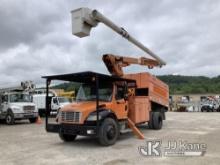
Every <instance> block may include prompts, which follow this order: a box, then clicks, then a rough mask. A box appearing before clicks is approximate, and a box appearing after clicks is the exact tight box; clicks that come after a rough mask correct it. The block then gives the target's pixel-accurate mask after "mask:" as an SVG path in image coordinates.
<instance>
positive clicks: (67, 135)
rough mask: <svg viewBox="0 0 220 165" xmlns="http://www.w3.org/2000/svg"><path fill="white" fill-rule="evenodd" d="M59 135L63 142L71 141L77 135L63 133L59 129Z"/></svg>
mask: <svg viewBox="0 0 220 165" xmlns="http://www.w3.org/2000/svg"><path fill="white" fill-rule="evenodd" d="M59 137H60V139H61V140H62V141H64V142H72V141H74V140H75V139H76V137H77V135H69V134H64V133H63V132H62V131H60V132H59Z"/></svg>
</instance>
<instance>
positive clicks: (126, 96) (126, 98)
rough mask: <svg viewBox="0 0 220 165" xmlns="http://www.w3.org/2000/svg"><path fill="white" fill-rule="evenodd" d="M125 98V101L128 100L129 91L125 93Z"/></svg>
mask: <svg viewBox="0 0 220 165" xmlns="http://www.w3.org/2000/svg"><path fill="white" fill-rule="evenodd" d="M124 99H125V101H128V94H127V93H126V94H125V95H124Z"/></svg>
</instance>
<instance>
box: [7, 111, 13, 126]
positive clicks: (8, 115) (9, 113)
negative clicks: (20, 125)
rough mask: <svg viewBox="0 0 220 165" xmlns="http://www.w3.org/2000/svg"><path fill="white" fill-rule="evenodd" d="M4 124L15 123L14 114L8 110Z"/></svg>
mask: <svg viewBox="0 0 220 165" xmlns="http://www.w3.org/2000/svg"><path fill="white" fill-rule="evenodd" d="M5 121H6V124H8V125H13V124H14V123H15V118H14V114H13V113H12V112H8V113H7V115H6V117H5Z"/></svg>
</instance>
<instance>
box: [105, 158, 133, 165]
mask: <svg viewBox="0 0 220 165" xmlns="http://www.w3.org/2000/svg"><path fill="white" fill-rule="evenodd" d="M128 163H129V162H128V161H127V160H125V159H115V160H110V161H108V162H105V163H104V164H103V165H116V164H117V165H123V164H128Z"/></svg>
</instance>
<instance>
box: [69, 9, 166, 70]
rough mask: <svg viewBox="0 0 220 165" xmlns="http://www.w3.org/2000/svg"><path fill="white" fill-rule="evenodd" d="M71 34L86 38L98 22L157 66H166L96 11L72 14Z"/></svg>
mask: <svg viewBox="0 0 220 165" xmlns="http://www.w3.org/2000/svg"><path fill="white" fill-rule="evenodd" d="M71 13H72V33H73V35H76V36H78V37H80V38H81V37H86V36H89V35H90V31H91V28H92V27H96V26H97V24H98V23H99V22H102V23H103V24H105V25H106V26H107V27H109V28H111V29H112V30H113V31H115V32H116V33H118V34H119V35H121V36H122V37H124V38H126V39H127V40H128V41H130V42H131V43H133V44H134V45H136V46H137V47H138V48H140V49H141V50H143V51H144V52H146V53H147V54H149V55H150V56H151V57H153V58H154V59H156V61H157V62H158V66H160V67H162V66H163V65H166V62H165V61H163V60H162V59H161V58H160V57H158V56H157V55H156V54H155V53H153V52H152V51H151V50H150V49H148V48H147V47H146V46H144V45H143V44H142V43H141V42H139V41H138V40H136V39H135V38H134V37H132V36H131V35H130V34H129V33H128V32H127V31H126V30H125V29H124V28H122V27H119V26H117V25H116V24H115V23H113V22H112V21H111V20H109V19H108V18H106V17H105V16H104V15H102V14H101V13H100V12H99V11H97V10H91V9H89V8H79V9H76V10H73V11H72V12H71Z"/></svg>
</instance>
